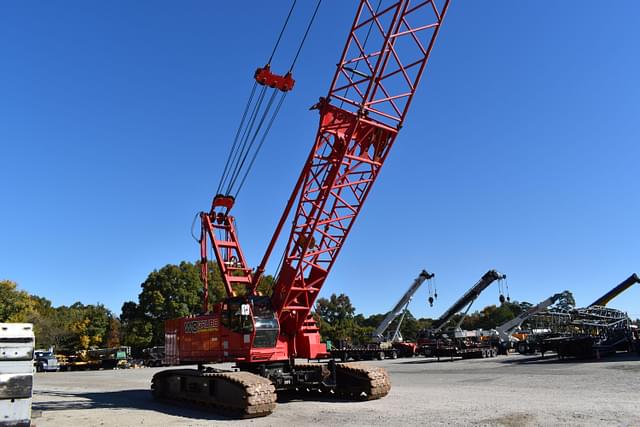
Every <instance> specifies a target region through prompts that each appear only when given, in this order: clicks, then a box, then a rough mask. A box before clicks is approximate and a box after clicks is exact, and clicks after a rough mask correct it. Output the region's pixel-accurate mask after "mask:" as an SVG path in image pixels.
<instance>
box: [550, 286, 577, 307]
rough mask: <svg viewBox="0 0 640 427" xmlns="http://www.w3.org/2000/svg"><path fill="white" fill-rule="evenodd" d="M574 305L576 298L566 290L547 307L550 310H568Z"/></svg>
mask: <svg viewBox="0 0 640 427" xmlns="http://www.w3.org/2000/svg"><path fill="white" fill-rule="evenodd" d="M575 306H576V300H575V298H574V297H573V293H571V292H570V291H566V292H564V293H563V294H562V296H561V297H560V299H558V301H557V302H556V303H555V304H553V305H552V306H551V307H549V310H552V311H570V310H572V309H573V308H574V307H575Z"/></svg>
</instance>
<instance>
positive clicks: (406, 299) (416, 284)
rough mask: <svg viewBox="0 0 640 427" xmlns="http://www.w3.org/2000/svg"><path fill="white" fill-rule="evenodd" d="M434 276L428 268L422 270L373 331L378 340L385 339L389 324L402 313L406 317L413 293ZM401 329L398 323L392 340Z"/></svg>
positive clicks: (393, 339)
mask: <svg viewBox="0 0 640 427" xmlns="http://www.w3.org/2000/svg"><path fill="white" fill-rule="evenodd" d="M434 276H435V275H434V274H431V273H429V272H427V271H426V270H422V271H421V272H420V275H418V277H417V278H416V279H415V280H414V281H413V283H412V284H411V286H409V289H407V292H405V293H404V295H403V296H402V298H400V300H399V301H398V302H397V304H396V305H395V306H394V307H393V309H392V310H391V311H390V312H389V314H387V316H386V317H385V318H384V320H382V322H380V324H379V325H378V327H377V328H376V330H375V331H374V332H373V337H374V339H376V340H377V341H378V342H381V341H384V333H385V332H386V330H387V328H389V325H391V323H392V322H393V321H394V320H396V319H397V318H398V316H400V315H402V316H403V318H404V315H405V314H406V311H407V309H408V307H409V303H410V302H411V299H412V298H413V295H414V294H415V293H416V291H417V290H418V289H420V286H422V284H423V283H424V282H425V280H429V279H431V278H433V277H434ZM399 323H400V322H399ZM399 329H400V324H398V327H397V328H396V332H395V333H394V334H393V338H392V339H391V341H395V339H396V338H397V336H398V334H399Z"/></svg>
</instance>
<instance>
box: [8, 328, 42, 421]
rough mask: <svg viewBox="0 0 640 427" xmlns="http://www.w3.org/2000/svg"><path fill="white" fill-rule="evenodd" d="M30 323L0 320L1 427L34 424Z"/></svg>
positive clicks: (33, 343) (32, 340) (33, 345)
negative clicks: (32, 417)
mask: <svg viewBox="0 0 640 427" xmlns="http://www.w3.org/2000/svg"><path fill="white" fill-rule="evenodd" d="M34 348H35V336H34V334H33V325H32V324H30V323H0V427H5V426H12V427H14V426H17V427H29V426H30V425H31V397H32V392H33V370H34V368H33V351H34Z"/></svg>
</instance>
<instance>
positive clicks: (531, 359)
mask: <svg viewBox="0 0 640 427" xmlns="http://www.w3.org/2000/svg"><path fill="white" fill-rule="evenodd" d="M639 360H640V355H638V354H636V353H618V354H615V355H611V356H603V357H601V358H599V359H596V358H589V359H585V358H582V359H580V358H575V357H568V358H565V359H559V358H558V357H557V356H556V355H555V354H550V355H548V356H545V357H542V356H540V355H537V356H521V355H513V356H506V357H504V356H503V357H501V358H500V359H497V362H499V363H502V364H507V365H534V364H537V365H542V364H544V365H554V364H560V365H562V364H568V363H581V364H582V363H620V362H637V361H639Z"/></svg>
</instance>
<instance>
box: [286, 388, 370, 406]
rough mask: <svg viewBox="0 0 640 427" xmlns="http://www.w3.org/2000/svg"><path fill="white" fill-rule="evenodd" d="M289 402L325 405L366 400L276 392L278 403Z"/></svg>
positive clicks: (316, 394) (311, 393)
mask: <svg viewBox="0 0 640 427" xmlns="http://www.w3.org/2000/svg"><path fill="white" fill-rule="evenodd" d="M289 402H326V403H337V404H340V403H351V404H353V403H364V402H367V400H349V399H344V398H341V397H337V396H335V395H332V394H327V393H325V394H322V393H314V392H310V393H296V392H282V391H280V392H278V403H289Z"/></svg>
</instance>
